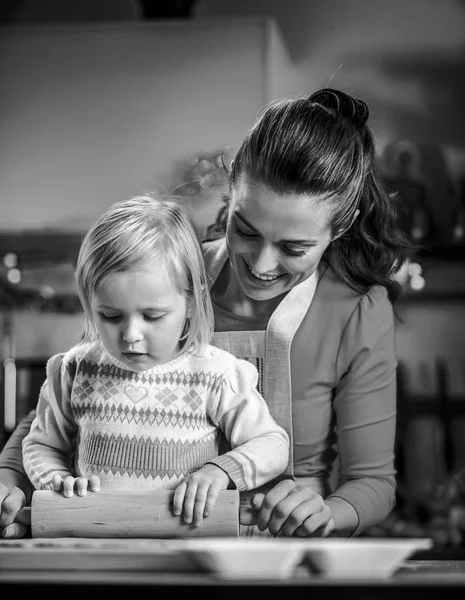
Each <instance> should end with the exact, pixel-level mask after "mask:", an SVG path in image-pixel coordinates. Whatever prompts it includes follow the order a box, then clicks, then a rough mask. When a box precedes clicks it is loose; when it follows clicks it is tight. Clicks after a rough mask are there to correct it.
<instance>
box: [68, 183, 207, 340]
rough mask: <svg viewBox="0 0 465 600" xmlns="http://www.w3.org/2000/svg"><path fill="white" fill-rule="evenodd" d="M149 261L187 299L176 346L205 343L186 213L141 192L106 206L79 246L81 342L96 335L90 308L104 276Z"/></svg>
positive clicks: (200, 279)
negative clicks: (156, 264) (185, 316)
mask: <svg viewBox="0 0 465 600" xmlns="http://www.w3.org/2000/svg"><path fill="white" fill-rule="evenodd" d="M154 259H157V260H158V261H159V268H160V269H163V270H164V272H165V274H166V275H167V276H168V278H169V279H170V280H171V281H172V283H173V286H174V287H175V289H176V291H177V292H179V293H180V294H183V295H185V297H186V298H187V299H188V300H189V301H190V306H191V312H190V315H189V318H188V319H187V321H186V327H185V329H184V332H183V336H182V338H181V339H182V346H183V347H184V348H190V347H191V346H193V347H194V348H195V349H196V350H198V349H200V348H202V347H203V346H204V345H206V344H208V343H209V342H210V339H211V336H212V333H213V326H214V317H213V308H212V303H211V299H210V292H209V288H208V282H207V274H206V270H205V263H204V257H203V252H202V246H201V243H200V239H199V236H198V234H197V230H196V228H195V225H194V222H193V220H192V217H191V216H190V214H189V213H188V212H187V210H186V209H184V207H183V206H182V205H181V202H180V200H179V199H177V198H175V197H163V196H161V197H158V196H156V195H154V194H153V193H148V192H147V193H144V194H142V195H140V196H136V197H134V198H131V199H129V200H123V201H121V202H116V203H115V204H113V205H112V206H110V208H109V209H108V210H107V211H106V212H105V213H104V214H103V215H101V216H100V217H99V219H98V220H97V221H96V222H95V223H94V225H93V226H92V227H91V228H90V229H89V231H88V232H87V234H86V236H85V237H84V240H83V242H82V244H81V248H80V251H79V256H78V260H77V266H76V283H77V288H78V294H79V298H80V300H81V303H82V306H83V308H84V313H85V332H84V336H83V339H82V342H83V343H84V342H91V341H94V340H96V339H98V332H97V328H96V326H95V323H94V322H93V319H92V310H91V301H92V296H93V294H94V293H95V290H96V288H97V287H98V286H99V285H100V284H101V283H102V281H103V280H104V279H105V278H106V277H107V276H108V275H110V274H112V273H116V272H124V271H130V270H132V269H135V268H138V267H140V266H141V265H144V264H147V263H148V262H151V261H153V260H154Z"/></svg>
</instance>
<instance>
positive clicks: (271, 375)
mask: <svg viewBox="0 0 465 600" xmlns="http://www.w3.org/2000/svg"><path fill="white" fill-rule="evenodd" d="M220 244H221V246H220ZM212 246H216V252H215V253H214V254H213V253H209V252H207V253H206V257H205V258H206V265H207V272H208V274H209V275H210V278H211V281H210V287H211V286H212V285H213V283H214V282H215V281H216V279H217V277H218V275H219V273H220V271H221V269H222V268H223V266H224V264H225V262H226V260H227V252H226V245H225V243H224V240H216V241H215V242H213V243H212ZM212 249H213V248H212ZM317 283H318V273H317V272H315V273H314V274H313V275H312V276H311V277H309V278H308V279H306V280H305V281H303V282H302V283H300V284H298V285H297V286H295V287H294V288H292V289H291V290H290V292H289V293H288V294H287V295H286V296H285V298H284V299H283V300H282V302H280V304H279V305H278V307H277V308H276V309H275V311H274V312H273V314H272V315H271V317H270V319H269V321H268V324H267V328H266V330H265V331H220V332H215V333H214V334H213V337H212V340H211V344H212V345H213V346H217V347H219V348H222V349H223V350H226V351H227V352H230V353H231V354H234V356H236V357H237V358H242V359H245V360H248V361H249V362H251V363H253V364H254V365H255V367H256V368H257V370H258V373H259V378H258V386H257V387H258V391H259V392H260V393H261V394H262V396H263V397H264V398H265V400H266V403H267V404H268V407H269V409H270V412H271V414H272V416H273V417H274V419H275V420H276V421H277V423H278V424H279V425H280V426H281V427H283V429H284V430H285V431H286V432H287V434H288V435H289V440H290V455H289V463H288V466H287V468H286V470H285V471H284V473H283V474H282V475H281V476H280V478H278V480H279V479H289V478H292V479H294V445H293V428H292V389H291V363H290V354H291V344H292V340H293V338H294V335H295V332H296V331H297V329H298V327H299V325H300V324H301V322H302V320H303V318H304V316H305V314H306V313H307V311H308V309H309V307H310V304H311V302H312V299H313V296H314V293H315V289H316V286H317ZM278 480H274V481H273V482H270V483H269V484H267V485H266V486H263V487H262V488H260V490H253V491H250V492H241V501H240V505H241V507H249V506H250V498H251V497H252V496H253V495H254V494H256V493H257V492H258V491H263V492H266V489H267V488H268V489H269V488H271V487H273V486H274V485H275V484H276V481H278ZM299 482H302V483H306V484H307V485H308V486H309V487H311V489H312V490H313V491H315V492H316V493H318V494H321V495H325V492H326V490H325V489H324V487H323V482H322V481H321V480H320V479H319V478H316V477H306V478H299ZM240 535H241V536H247V537H249V536H254V537H255V536H257V535H258V536H270V535H271V534H270V533H269V532H268V531H265V532H261V531H259V529H258V528H257V527H255V526H244V525H241V526H240Z"/></svg>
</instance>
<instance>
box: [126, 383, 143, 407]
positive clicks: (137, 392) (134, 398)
mask: <svg viewBox="0 0 465 600" xmlns="http://www.w3.org/2000/svg"><path fill="white" fill-rule="evenodd" d="M124 393H125V394H126V396H127V397H128V398H129V400H131V402H133V403H134V404H137V403H138V402H140V401H141V400H143V399H144V398H146V397H147V395H148V393H149V392H148V390H147V388H145V387H142V386H139V387H135V386H134V385H127V386H126V387H125V388H124Z"/></svg>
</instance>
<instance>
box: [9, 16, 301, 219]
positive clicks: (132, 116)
mask: <svg viewBox="0 0 465 600" xmlns="http://www.w3.org/2000/svg"><path fill="white" fill-rule="evenodd" d="M285 61H286V51H285V48H284V47H283V46H282V45H280V39H279V34H278V32H277V30H276V29H275V28H274V26H273V23H272V22H271V21H270V20H267V19H265V18H263V17H254V18H248V19H244V18H242V19H237V20H235V19H228V20H226V21H223V20H221V21H217V20H208V21H205V20H201V21H198V22H190V21H187V22H186V21H181V22H139V23H137V22H127V23H125V22H123V23H121V22H118V23H98V24H96V23H93V24H92V23H90V24H89V23H85V24H72V25H70V24H54V25H46V24H45V25H44V24H40V25H34V26H26V25H21V26H20V25H15V26H8V27H2V28H1V30H0V79H1V81H2V93H1V95H0V115H1V124H2V125H1V136H0V198H1V203H2V215H1V223H0V229H10V230H11V229H15V230H21V229H27V228H42V227H58V228H62V229H69V230H83V229H86V228H87V227H88V226H89V225H90V223H92V222H93V220H94V219H95V218H96V217H97V216H98V215H99V214H100V212H102V211H103V209H104V208H106V207H107V206H108V205H109V204H110V203H112V202H114V201H116V200H119V199H122V198H124V197H127V196H129V195H132V194H134V193H137V192H139V191H140V190H141V189H143V188H146V187H149V188H151V187H157V188H159V189H161V190H166V191H168V192H170V191H171V190H172V187H173V186H174V185H176V184H179V183H182V182H180V181H179V180H178V179H176V176H175V174H174V172H173V171H174V169H175V167H176V166H177V164H178V163H180V162H181V161H184V160H188V159H191V158H192V157H195V156H196V155H197V153H199V152H201V151H216V150H222V149H225V148H227V147H233V148H234V147H236V146H237V145H238V143H239V142H240V140H241V138H242V137H243V136H244V134H245V132H246V130H247V128H248V127H249V126H250V124H251V122H252V120H253V119H254V117H255V115H256V113H257V111H258V110H259V108H260V107H261V106H262V105H263V104H264V103H265V102H266V101H268V99H270V97H271V96H273V95H275V94H277V93H279V91H280V90H279V85H282V84H283V82H285V81H287V80H288V77H289V75H290V73H291V71H292V70H291V69H288V68H287V67H286V62H285Z"/></svg>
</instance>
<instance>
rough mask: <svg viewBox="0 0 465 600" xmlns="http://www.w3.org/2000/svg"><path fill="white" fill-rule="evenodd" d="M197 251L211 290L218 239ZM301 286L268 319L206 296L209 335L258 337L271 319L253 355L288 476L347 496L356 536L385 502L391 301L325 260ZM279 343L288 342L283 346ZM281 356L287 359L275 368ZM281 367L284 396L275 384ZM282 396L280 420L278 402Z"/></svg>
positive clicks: (390, 491)
mask: <svg viewBox="0 0 465 600" xmlns="http://www.w3.org/2000/svg"><path fill="white" fill-rule="evenodd" d="M206 260H207V267H208V272H209V273H210V275H211V277H212V279H213V281H212V288H213V299H214V284H215V280H216V278H217V277H218V275H219V273H220V272H221V269H222V268H223V266H224V264H225V263H226V260H227V254H226V248H225V245H224V240H216V241H214V242H210V243H208V244H206ZM305 286H306V282H304V283H303V284H299V285H298V286H296V287H295V288H294V289H293V290H292V291H291V292H290V293H289V294H288V296H287V297H285V298H284V300H282V301H281V304H280V305H279V306H278V309H276V310H275V313H274V314H273V315H272V316H271V318H270V320H269V322H268V323H266V322H265V323H257V321H256V320H253V319H251V318H248V317H238V316H237V315H234V314H232V313H229V312H227V311H225V310H223V309H221V308H220V307H219V306H217V305H215V314H216V323H215V330H216V331H217V332H223V333H222V336H223V337H218V338H217V337H215V338H214V340H213V343H214V344H215V345H216V344H220V343H224V344H225V346H227V347H228V348H229V347H230V343H229V339H228V338H229V337H232V338H233V339H235V338H237V336H238V335H239V332H241V331H242V332H244V333H246V334H247V336H250V335H251V333H250V330H254V329H262V328H263V329H265V330H266V331H265V340H267V339H268V338H270V339H271V337H272V336H271V335H269V329H270V327H271V325H270V322H271V321H272V320H273V328H274V329H275V330H279V336H277V337H276V336H274V337H275V338H276V339H274V342H273V343H271V342H270V343H268V342H265V349H264V354H263V356H264V358H263V360H261V359H257V360H256V364H257V365H258V367H259V371H260V380H263V381H264V388H265V393H264V396H265V399H266V401H267V403H268V405H269V406H270V410H271V413H272V414H273V415H274V416H275V418H276V419H277V421H278V422H279V423H280V424H281V425H284V426H285V427H286V428H287V430H288V432H289V434H290V437H291V457H292V471H293V476H294V477H295V478H296V479H298V480H300V481H302V482H304V481H309V482H312V484H313V485H314V482H315V480H319V481H320V483H322V484H323V485H320V486H319V488H318V487H317V488H316V489H317V491H318V490H320V489H323V490H325V492H324V493H323V495H326V497H338V498H341V499H343V500H345V501H347V502H349V503H350V504H351V505H352V506H353V508H354V509H355V511H356V513H357V515H358V526H357V528H356V530H355V531H354V533H353V535H358V534H359V533H361V532H363V531H364V530H366V529H367V528H368V527H370V526H372V525H375V524H377V523H379V522H381V521H382V520H383V519H384V518H385V517H386V516H387V515H388V514H389V512H390V511H391V510H392V509H393V507H394V504H395V490H396V479H395V476H396V470H395V464H394V458H395V457H394V446H395V432H396V389H397V388H396V368H397V358H396V348H395V325H394V313H393V307H392V304H391V302H390V301H389V299H388V297H387V291H386V289H385V288H384V287H381V286H372V287H371V288H370V289H369V290H368V291H367V292H366V293H359V292H356V291H354V290H353V289H351V288H350V287H349V286H348V285H347V284H345V283H344V282H343V281H341V280H340V279H339V278H338V277H337V276H336V274H335V273H334V271H333V270H332V269H331V268H330V267H329V266H328V265H321V268H320V272H319V274H318V282H317V285H316V288H315V290H314V292H313V295H312V293H311V292H309V289H310V290H311V288H309V286H307V287H305ZM292 294H294V296H293V298H291V295H292ZM297 311H301V312H302V319H301V321H300V323H299V324H298V326H297V328H296V330H295V333H289V329H290V327H289V323H290V322H291V321H292V320H293V319H295V313H296V312H297ZM286 336H291V337H292V339H291V340H290V341H289V340H287V339H286ZM286 342H289V345H288V346H287V348H288V350H284V351H283V349H282V348H284V347H285V344H286ZM286 354H287V356H286ZM237 355H238V356H239V354H237ZM242 356H244V355H242ZM286 358H287V360H288V361H289V367H290V368H289V369H288V370H286V369H284V370H279V368H280V365H283V364H284V363H285V359H286ZM269 364H271V365H272V366H273V367H272V368H268V366H267V365H269ZM286 373H289V375H288V377H289V378H290V385H289V389H290V392H289V398H285V397H284V395H283V393H282V389H283V386H282V379H283V378H284V377H286ZM275 390H280V392H279V394H275ZM286 403H289V411H290V422H289V423H286V422H285V421H287V420H288V417H287V416H286V413H285V411H283V405H284V404H286Z"/></svg>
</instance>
